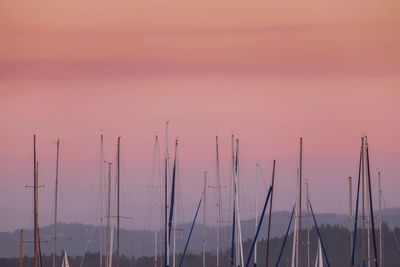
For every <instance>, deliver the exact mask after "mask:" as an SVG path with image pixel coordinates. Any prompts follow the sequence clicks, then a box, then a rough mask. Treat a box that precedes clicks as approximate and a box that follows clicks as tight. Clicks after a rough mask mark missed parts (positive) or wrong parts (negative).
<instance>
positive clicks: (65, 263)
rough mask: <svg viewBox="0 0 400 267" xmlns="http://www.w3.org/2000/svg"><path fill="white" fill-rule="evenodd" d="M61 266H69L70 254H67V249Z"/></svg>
mask: <svg viewBox="0 0 400 267" xmlns="http://www.w3.org/2000/svg"><path fill="white" fill-rule="evenodd" d="M61 267H69V262H68V256H67V251H66V250H64V257H63V261H62V263H61Z"/></svg>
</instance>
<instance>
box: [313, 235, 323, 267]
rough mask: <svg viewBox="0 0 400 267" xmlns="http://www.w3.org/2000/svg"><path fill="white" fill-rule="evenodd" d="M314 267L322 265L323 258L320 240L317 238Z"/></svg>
mask: <svg viewBox="0 0 400 267" xmlns="http://www.w3.org/2000/svg"><path fill="white" fill-rule="evenodd" d="M314 266H315V267H324V258H323V255H322V247H321V240H320V239H318V249H317V257H316V258H315V265H314Z"/></svg>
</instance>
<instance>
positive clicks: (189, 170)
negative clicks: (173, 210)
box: [0, 0, 400, 230]
mask: <svg viewBox="0 0 400 267" xmlns="http://www.w3.org/2000/svg"><path fill="white" fill-rule="evenodd" d="M399 14H400V4H399V2H398V1H394V0H383V1H370V0H366V1H362V2H360V1H348V0H347V1H344V0H339V1H337V0H336V1H333V0H328V1H322V2H321V1H314V0H305V1H300V2H293V1H259V0H255V1H251V2H248V1H238V0H233V1H227V0H220V1H209V0H206V1H196V2H195V1H180V0H172V1H159V0H154V1H141V0H139V1H118V2H114V3H111V2H109V1H84V2H82V1H76V0H72V1H68V2H54V1H41V2H40V3H34V2H31V1H12V2H10V1H0V37H1V42H0V114H1V115H0V125H1V131H0V147H1V152H0V181H1V186H0V212H1V214H2V219H1V221H0V230H14V229H17V228H20V227H31V225H32V219H31V217H32V192H31V190H30V189H29V188H25V185H30V184H31V183H32V181H33V177H32V171H33V170H32V151H33V149H32V136H33V134H34V133H36V134H37V139H38V159H39V165H40V167H39V172H40V178H39V179H40V183H41V184H43V185H44V186H45V187H44V188H41V189H40V213H41V214H40V215H41V218H40V224H42V225H44V224H49V223H50V222H51V217H52V205H53V198H54V196H53V195H54V175H55V142H56V140H57V138H60V140H61V141H60V142H61V156H60V183H59V184H60V189H59V190H60V191H59V192H60V193H59V195H60V199H59V219H60V221H64V222H82V223H97V220H98V219H97V218H98V213H97V212H98V211H97V206H98V205H97V195H98V187H97V181H98V180H97V179H98V168H99V166H98V165H99V163H98V161H99V159H98V158H99V138H100V134H101V133H103V134H104V138H105V155H106V159H107V160H109V161H115V148H116V139H117V137H118V136H121V140H122V141H121V142H122V143H121V146H122V152H121V155H122V162H121V164H122V167H121V184H122V195H121V205H122V208H121V209H122V213H123V214H124V215H126V216H129V217H132V219H129V220H125V221H124V222H123V226H124V227H130V228H132V227H133V228H145V227H146V221H145V219H144V218H145V217H146V216H145V214H146V210H145V209H144V207H145V206H146V205H147V203H146V199H147V198H146V191H148V190H147V189H148V188H149V185H151V179H150V177H151V175H150V174H151V169H152V155H153V150H154V138H155V137H154V136H155V135H156V134H158V135H160V146H161V149H162V150H163V148H164V145H165V138H164V127H165V122H166V121H167V120H169V121H170V128H169V140H168V141H169V144H170V147H171V154H172V152H173V149H172V145H173V142H174V141H173V140H174V139H175V138H178V139H179V166H180V169H179V177H180V186H181V192H182V202H181V203H180V204H179V205H180V206H181V207H182V210H183V212H182V218H181V220H182V221H189V220H191V218H192V216H193V212H194V209H195V206H196V203H197V201H198V198H199V197H200V194H201V190H202V186H203V180H202V179H203V172H204V171H208V174H209V182H210V184H212V183H215V143H214V142H215V135H218V136H219V138H220V142H221V168H222V174H223V175H222V180H223V184H224V185H226V187H227V188H228V187H229V185H230V153H231V150H230V135H231V134H232V133H233V134H235V136H236V137H238V138H240V158H241V162H240V164H241V165H240V166H241V167H240V186H241V189H240V190H241V203H242V204H241V205H242V206H243V209H244V215H243V218H250V217H251V216H252V212H251V210H252V209H253V206H254V201H255V200H254V192H255V173H256V171H255V169H256V168H255V166H256V163H257V162H259V163H260V164H261V167H262V169H263V173H264V177H263V187H262V188H261V189H262V190H263V189H265V185H266V184H268V183H269V181H270V176H271V165H272V160H273V159H276V160H277V174H276V175H277V176H276V179H277V187H276V193H275V197H276V199H275V200H274V205H275V207H274V210H290V209H291V206H292V205H293V202H294V200H295V195H294V193H295V186H296V183H295V177H296V168H297V166H298V150H299V147H298V146H299V144H298V143H299V137H303V139H304V177H305V180H306V181H307V182H308V183H309V186H310V197H311V201H312V202H313V203H314V204H313V206H314V210H315V211H316V212H335V213H346V212H347V206H348V200H347V197H344V196H347V177H348V176H353V177H356V176H357V160H358V152H359V146H360V137H361V136H362V135H364V134H367V135H368V137H369V143H370V153H371V166H372V172H373V187H374V190H375V191H374V192H376V184H377V181H376V170H377V169H380V170H381V172H382V187H383V194H384V198H385V203H384V206H385V207H400V198H399V197H398V190H397V189H398V188H399V187H400V184H399V173H400V167H399V164H398V161H399V159H400V141H399V139H398V132H399V131H400V35H399V34H398V29H399V28H400V16H399ZM162 154H163V153H162ZM153 184H154V182H153ZM225 191H226V193H227V194H228V191H229V189H225ZM211 194H212V192H211ZM261 195H263V194H261ZM261 198H262V196H261V197H260V199H261ZM212 201H213V199H212V198H211V199H210V203H211V204H210V205H212ZM210 209H211V208H210ZM227 209H228V208H227ZM227 212H228V210H227ZM213 220H214V219H213V217H212V216H210V217H209V221H208V224H210V225H213V224H214V223H215V222H214V221H213Z"/></svg>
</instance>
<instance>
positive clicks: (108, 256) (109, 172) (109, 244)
mask: <svg viewBox="0 0 400 267" xmlns="http://www.w3.org/2000/svg"><path fill="white" fill-rule="evenodd" d="M111 165H112V163H111V162H108V186H107V191H108V192H107V256H106V257H107V267H109V266H110V265H111V255H110V254H111V253H110V247H111V242H112V240H111V217H110V216H111Z"/></svg>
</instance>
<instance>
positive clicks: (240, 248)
mask: <svg viewBox="0 0 400 267" xmlns="http://www.w3.org/2000/svg"><path fill="white" fill-rule="evenodd" d="M235 185H236V190H235V191H236V206H237V213H236V216H237V217H236V218H237V226H238V227H237V232H238V241H239V242H238V256H240V258H239V261H238V264H239V265H238V266H244V258H243V239H242V226H241V219H240V206H239V139H236V173H235Z"/></svg>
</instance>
